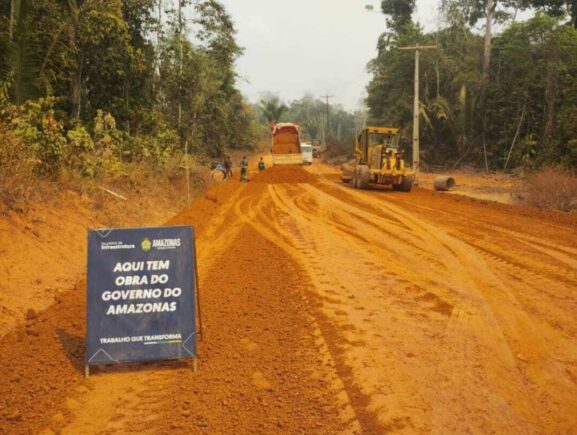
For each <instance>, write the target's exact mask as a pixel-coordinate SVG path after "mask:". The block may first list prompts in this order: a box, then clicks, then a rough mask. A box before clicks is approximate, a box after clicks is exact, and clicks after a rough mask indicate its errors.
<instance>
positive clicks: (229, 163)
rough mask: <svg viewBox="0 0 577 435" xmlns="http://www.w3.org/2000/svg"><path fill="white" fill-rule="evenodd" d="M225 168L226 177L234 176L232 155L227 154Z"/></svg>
mask: <svg viewBox="0 0 577 435" xmlns="http://www.w3.org/2000/svg"><path fill="white" fill-rule="evenodd" d="M224 169H225V172H226V178H231V177H232V160H231V159H230V156H226V157H225V158H224Z"/></svg>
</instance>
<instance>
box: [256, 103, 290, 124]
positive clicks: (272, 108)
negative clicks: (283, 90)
mask: <svg viewBox="0 0 577 435" xmlns="http://www.w3.org/2000/svg"><path fill="white" fill-rule="evenodd" d="M259 107H260V110H261V113H262V116H263V117H264V119H265V120H266V122H267V123H268V124H269V125H270V124H274V123H278V122H280V121H281V120H282V119H281V118H282V116H283V114H284V113H285V112H286V111H287V110H288V107H287V106H286V104H284V103H282V102H281V101H280V98H279V97H278V96H272V97H269V98H267V99H265V100H261V101H260V103H259Z"/></svg>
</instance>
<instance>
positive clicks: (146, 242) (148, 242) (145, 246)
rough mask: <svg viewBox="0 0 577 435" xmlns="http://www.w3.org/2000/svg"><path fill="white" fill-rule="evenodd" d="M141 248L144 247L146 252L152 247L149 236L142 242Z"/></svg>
mask: <svg viewBox="0 0 577 435" xmlns="http://www.w3.org/2000/svg"><path fill="white" fill-rule="evenodd" d="M140 249H142V250H143V251H144V252H148V251H150V250H151V249H152V242H151V241H150V239H149V238H148V237H147V238H146V239H144V240H143V241H142V242H141V243H140Z"/></svg>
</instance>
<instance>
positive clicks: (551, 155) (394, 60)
mask: <svg viewBox="0 0 577 435" xmlns="http://www.w3.org/2000/svg"><path fill="white" fill-rule="evenodd" d="M381 9H382V12H383V13H384V14H385V16H386V20H387V24H388V28H389V30H388V31H387V32H385V33H383V34H382V35H381V37H380V39H379V41H378V56H377V57H376V58H375V59H373V60H372V61H371V62H370V65H369V69H370V72H371V73H372V80H371V82H370V84H369V86H368V99H367V103H368V106H369V109H370V117H371V118H372V119H373V122H385V123H387V124H393V125H399V126H401V127H403V128H404V129H405V132H406V134H405V136H410V135H411V130H410V128H411V126H412V111H413V103H412V96H413V77H414V73H413V71H414V62H415V55H414V51H404V50H399V48H401V47H406V46H415V45H416V44H420V45H427V46H436V47H437V48H436V49H433V50H426V51H425V50H422V51H421V53H420V66H421V74H420V78H421V86H420V88H421V101H420V116H421V125H422V130H421V142H422V153H423V154H422V159H423V161H424V162H426V163H428V164H447V163H450V164H453V165H455V164H457V163H459V162H466V163H473V164H476V165H477V166H479V167H484V168H487V169H492V170H495V169H505V168H512V167H517V166H524V167H541V166H544V165H555V166H559V167H564V168H575V167H577V1H576V0H570V1H565V0H501V1H499V0H478V1H472V0H443V1H442V6H441V14H442V16H443V19H444V26H443V27H442V28H441V29H440V30H437V31H435V32H431V33H426V32H424V31H423V29H422V28H421V27H419V26H418V25H416V24H415V23H414V22H413V21H412V16H413V13H414V9H415V1H414V0H383V1H382V2H381ZM522 10H530V11H532V12H533V15H532V18H530V19H528V20H527V21H523V22H517V21H516V20H515V17H516V16H517V15H518V12H519V11H522ZM495 24H497V25H498V26H499V27H498V32H495V31H494V25H495Z"/></svg>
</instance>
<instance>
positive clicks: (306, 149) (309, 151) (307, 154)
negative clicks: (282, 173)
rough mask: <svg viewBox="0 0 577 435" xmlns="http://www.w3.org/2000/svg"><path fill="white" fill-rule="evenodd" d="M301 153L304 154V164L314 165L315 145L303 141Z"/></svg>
mask: <svg viewBox="0 0 577 435" xmlns="http://www.w3.org/2000/svg"><path fill="white" fill-rule="evenodd" d="M301 153H302V155H303V165H312V164H313V146H312V145H311V144H310V143H308V142H303V143H301Z"/></svg>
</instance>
